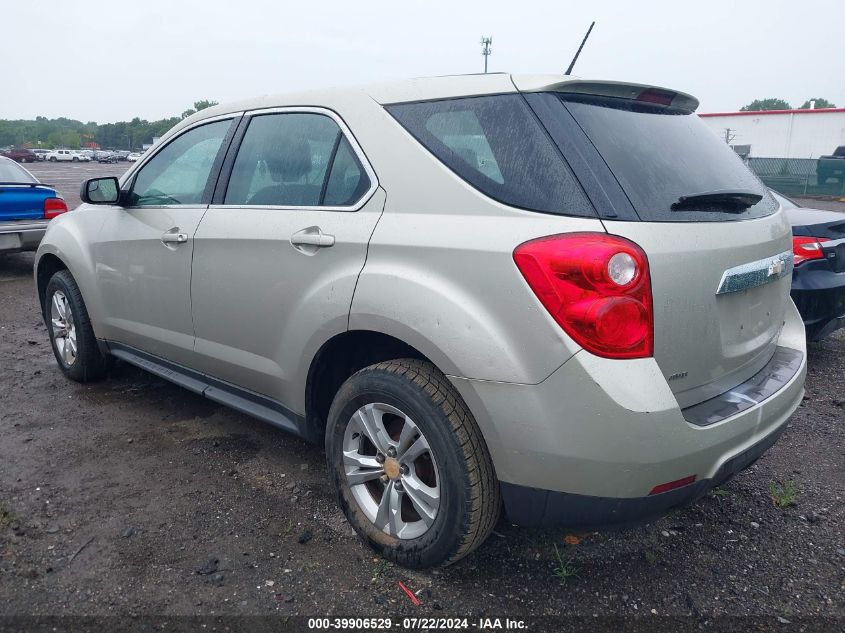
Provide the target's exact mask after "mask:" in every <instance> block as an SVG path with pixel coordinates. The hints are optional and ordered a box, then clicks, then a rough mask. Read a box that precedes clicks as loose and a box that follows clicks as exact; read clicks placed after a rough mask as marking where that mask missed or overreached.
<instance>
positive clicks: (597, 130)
mask: <svg viewBox="0 0 845 633" xmlns="http://www.w3.org/2000/svg"><path fill="white" fill-rule="evenodd" d="M546 98H549V99H557V100H558V101H559V103H560V106H561V107H564V108H566V109H567V110H568V112H569V113H570V114H571V115H572V117H574V119H575V120H576V121H577V123H578V125H580V127H581V128H582V129H583V130H584V132H585V133H586V135H587V137H589V140H590V141H591V142H592V143H593V145H594V146H595V148H596V149H597V150H598V152H599V153H600V154H601V156H602V158H603V159H604V161H605V162H606V163H607V166H608V167H609V168H610V171H611V172H612V173H613V176H615V178H616V180H617V181H618V182H619V185H621V187H622V189H623V190H624V192H625V194H626V195H627V196H628V199H629V200H630V201H631V204H632V205H633V207H634V209H635V210H636V212H637V215H638V216H639V217H640V219H641V220H645V221H656V222H683V221H690V222H707V221H730V220H746V219H750V218H758V217H762V216H766V215H769V214H771V213H774V212H775V211H776V210H777V204H776V203H775V201H774V199H773V198H772V197H771V195H769V192H768V190H767V188H766V187H765V185H763V183H762V182H760V179H759V178H757V176H756V175H754V173H752V172H751V170H749V169H748V168H747V167H746V166H745V165H744V164H743V162H742V160H741V159H740V158H739V156H737V155H736V153H735V152H734V151H733V150H732V149H731V148H730V147H729V146H728V145H727V144H726V143H725V142H724V141H723V140H721V139H720V138H718V136H717V135H716V134H714V133H713V131H712V130H711V129H710V128H708V127H707V126H706V125H705V124H704V123H703V122H702V121H701V120H700V119H699V117H698V115H697V114H694V113H692V112H689V111H685V110H678V109H673V108H670V107H665V106H657V105H652V104H646V103H640V102H637V101H633V100H629V99H615V98H607V97H601V98H599V97H588V96H583V95H547V96H546ZM714 192H723V193H724V192H749V193H752V194H757V195H759V196H762V197H761V199H760V201H759V202H757V203H756V204H753V205H751V206H747V205H745V206H742V205H740V206H736V205H732V204H725V202H724V200H722V201H720V202H713V197H712V196H711V197H710V198H709V199H708V198H701V199H703V200H709V202H702V203H697V204H693V205H690V204H686V205H681V204H678V203H679V199H680V198H681V197H682V196H683V197H689V196H697V195H698V194H704V193H714ZM673 206H675V207H679V206H680V207H683V208H675V209H673Z"/></svg>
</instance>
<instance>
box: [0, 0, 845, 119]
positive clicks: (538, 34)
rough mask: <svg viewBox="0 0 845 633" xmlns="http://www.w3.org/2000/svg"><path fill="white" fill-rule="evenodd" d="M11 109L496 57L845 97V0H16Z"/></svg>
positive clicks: (716, 91)
mask: <svg viewBox="0 0 845 633" xmlns="http://www.w3.org/2000/svg"><path fill="white" fill-rule="evenodd" d="M0 3H2V9H0V15H2V23H3V25H4V28H3V29H2V33H0V118H6V119H10V118H25V119H32V118H35V116H37V115H39V116H46V117H50V118H53V117H59V116H66V117H69V118H73V119H79V120H82V121H85V122H87V121H96V122H98V123H106V122H111V121H119V120H128V119H131V118H132V117H135V116H139V117H141V118H142V119H148V120H156V119H160V118H165V117H169V116H178V115H179V114H181V112H182V111H183V110H186V109H187V108H189V107H191V104H192V103H193V102H194V101H197V100H200V99H212V100H215V101H219V102H226V101H232V100H237V99H242V98H247V97H253V96H258V95H263V94H273V93H283V92H287V91H298V90H303V89H308V88H321V87H329V86H337V85H349V84H357V83H369V82H378V81H386V80H391V79H402V78H407V77H420V76H427V75H446V74H460V73H472V72H481V71H482V70H483V58H482V56H481V45H480V39H481V36H482V35H486V36H492V37H493V53H492V55H491V56H490V59H489V65H490V70H491V71H506V72H513V73H528V74H535V73H557V72H560V73H562V72H563V71H564V70H565V69H566V67H567V66H568V64H569V61H570V60H571V58H572V56H573V55H574V53H575V51H576V49H577V48H578V44H579V43H580V41H581V38H582V37H583V35H584V33H585V32H586V29H587V27H588V26H589V24H590V22H591V21H592V20H595V21H596V26H595V28H594V29H593V33H592V35H591V36H590V39H589V41H588V42H587V45H586V47H585V49H584V51H583V53H582V54H581V57H580V58H579V60H578V64H577V65H576V67H575V71H574V73H573V74H575V75H580V76H584V77H591V78H601V79H612V80H619V81H633V82H639V83H647V84H654V85H659V86H665V87H669V88H674V89H677V90H682V91H685V92H689V93H691V94H693V95H695V96H696V97H698V98H699V100H700V101H701V106H700V107H699V112H721V111H734V110H738V109H739V108H740V107H741V106H743V105H745V104H747V103H749V102H750V101H752V100H753V99H756V98H765V97H780V98H783V99H786V100H787V101H789V102H790V103H791V104H792V105H793V106H794V107H798V106H800V105H801V104H802V103H803V102H804V101H805V100H806V99H808V98H811V97H824V98H826V99H828V100H829V101H833V102H834V103H835V104H836V105H838V106H845V81H843V77H845V52H843V48H842V41H843V39H842V27H843V24H845V2H843V0H827V1H823V0H803V1H802V2H800V3H796V2H794V1H791V2H787V1H786V0H765V1H759V0H742V1H739V0H738V1H736V2H728V1H724V0H711V1H710V2H700V1H699V2H679V1H678V0H674V1H671V2H664V1H651V0H617V1H614V2H611V1H605V0H592V1H590V2H583V1H577V2H576V1H558V2H541V1H534V0H520V1H519V2H516V1H514V0H509V1H504V2H500V1H498V0H489V1H487V2H475V1H461V0H451V1H450V2H443V1H440V0H427V1H426V2H419V1H414V0H404V1H403V0H393V1H390V2H385V1H381V0H378V1H366V0H356V1H350V0H311V1H310V2H302V1H298V2H287V1H284V0H277V1H269V0H237V1H232V0H228V1H223V0H135V1H130V0H37V1H32V0H0Z"/></svg>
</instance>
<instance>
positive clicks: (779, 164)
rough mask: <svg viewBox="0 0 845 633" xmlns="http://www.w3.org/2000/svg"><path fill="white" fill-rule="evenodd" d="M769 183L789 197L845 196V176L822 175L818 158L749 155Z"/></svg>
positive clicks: (761, 177) (764, 179)
mask: <svg viewBox="0 0 845 633" xmlns="http://www.w3.org/2000/svg"><path fill="white" fill-rule="evenodd" d="M745 162H746V163H747V164H748V166H749V167H750V168H751V170H752V171H753V172H754V173H756V174H757V175H758V176H759V177H760V179H761V180H762V181H763V182H764V183H765V184H766V186H768V187H770V188H772V189H774V190H775V191H779V192H780V193H782V194H784V195H787V196H790V195H791V196H830V197H834V198H841V197H845V177H842V176H840V177H838V178H820V177H819V176H818V173H817V167H818V164H819V161H818V160H816V159H815V158H746V159H745Z"/></svg>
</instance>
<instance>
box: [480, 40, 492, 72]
mask: <svg viewBox="0 0 845 633" xmlns="http://www.w3.org/2000/svg"><path fill="white" fill-rule="evenodd" d="M491 44H493V38H492V37H484V36H483V35H482V36H481V54H482V55H484V74H487V58H488V57H489V56H490V53H492V52H493V49H492V48H491V47H490V45H491Z"/></svg>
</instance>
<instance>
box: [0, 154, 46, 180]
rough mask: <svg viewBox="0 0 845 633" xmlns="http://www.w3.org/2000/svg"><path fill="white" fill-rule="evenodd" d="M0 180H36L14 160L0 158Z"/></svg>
mask: <svg viewBox="0 0 845 633" xmlns="http://www.w3.org/2000/svg"><path fill="white" fill-rule="evenodd" d="M0 182H5V183H9V182H15V183H17V182H19V183H25V184H31V183H37V182H38V181H37V180H36V179H35V178H34V177H33V176H32V175H31V174H30V173H29V172H28V171H27V170H25V169H24V168H23V167H21V166H19V165H18V164H17V163H16V162H14V161H11V160H7V159H2V158H0Z"/></svg>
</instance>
